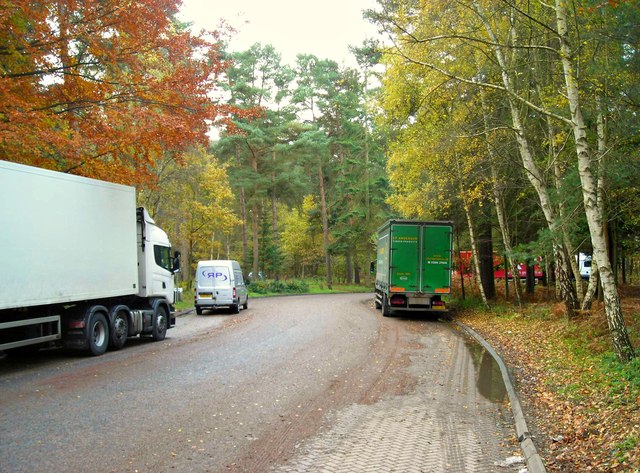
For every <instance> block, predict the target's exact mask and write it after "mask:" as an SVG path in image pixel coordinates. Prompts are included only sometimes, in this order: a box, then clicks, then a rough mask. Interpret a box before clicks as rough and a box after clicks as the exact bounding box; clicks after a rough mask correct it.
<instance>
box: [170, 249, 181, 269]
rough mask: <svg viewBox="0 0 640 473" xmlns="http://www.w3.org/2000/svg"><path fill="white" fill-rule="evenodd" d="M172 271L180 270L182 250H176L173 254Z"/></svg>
mask: <svg viewBox="0 0 640 473" xmlns="http://www.w3.org/2000/svg"><path fill="white" fill-rule="evenodd" d="M171 272H172V273H174V274H175V273H179V272H180V252H179V251H176V252H175V253H174V254H173V267H172V268H171Z"/></svg>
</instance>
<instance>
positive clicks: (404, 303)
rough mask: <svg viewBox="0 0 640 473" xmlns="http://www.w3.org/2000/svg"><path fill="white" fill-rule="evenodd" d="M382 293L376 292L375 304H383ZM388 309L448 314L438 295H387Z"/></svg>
mask: <svg viewBox="0 0 640 473" xmlns="http://www.w3.org/2000/svg"><path fill="white" fill-rule="evenodd" d="M384 299H385V297H384V292H383V291H376V303H377V304H378V305H382V304H383V303H384ZM388 303H389V308H391V309H395V310H403V311H416V312H418V311H422V312H424V311H434V312H448V309H447V305H446V303H445V302H444V301H443V300H442V297H441V296H440V295H439V294H433V295H425V294H423V293H421V294H415V293H394V292H392V293H390V294H389V295H388Z"/></svg>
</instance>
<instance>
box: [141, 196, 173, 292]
mask: <svg viewBox="0 0 640 473" xmlns="http://www.w3.org/2000/svg"><path fill="white" fill-rule="evenodd" d="M137 216H138V219H137V220H138V231H137V233H138V284H139V290H138V295H139V296H140V297H162V298H164V299H166V300H167V301H168V302H169V303H170V304H173V303H174V302H175V301H174V282H173V275H174V273H177V272H178V271H179V270H180V255H179V253H178V252H176V253H175V254H174V255H173V256H172V255H171V243H170V242H169V237H168V236H167V234H166V233H165V232H164V230H162V229H161V228H160V227H158V226H157V225H156V223H155V221H154V220H153V219H152V218H151V216H150V215H149V213H148V212H147V210H146V209H144V208H142V207H139V208H138V209H137Z"/></svg>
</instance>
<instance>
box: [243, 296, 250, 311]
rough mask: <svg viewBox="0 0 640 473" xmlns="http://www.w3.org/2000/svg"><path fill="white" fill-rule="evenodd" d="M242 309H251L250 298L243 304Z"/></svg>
mask: <svg viewBox="0 0 640 473" xmlns="http://www.w3.org/2000/svg"><path fill="white" fill-rule="evenodd" d="M242 308H243V309H244V310H247V309H248V308H249V298H248V297H247V300H246V301H244V304H242Z"/></svg>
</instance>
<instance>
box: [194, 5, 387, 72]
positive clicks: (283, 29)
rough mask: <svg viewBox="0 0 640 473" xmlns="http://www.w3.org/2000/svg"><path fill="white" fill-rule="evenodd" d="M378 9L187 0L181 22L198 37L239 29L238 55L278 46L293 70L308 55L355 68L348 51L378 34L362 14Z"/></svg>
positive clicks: (235, 42) (235, 40)
mask: <svg viewBox="0 0 640 473" xmlns="http://www.w3.org/2000/svg"><path fill="white" fill-rule="evenodd" d="M375 6H376V1H375V0H183V5H182V9H181V19H182V20H184V21H189V22H192V23H193V29H194V30H195V31H196V32H198V31H200V29H202V28H204V29H208V30H214V29H216V27H217V26H218V24H219V22H220V19H224V20H226V21H227V23H229V24H230V25H231V26H233V27H234V28H235V29H236V30H237V33H236V34H235V36H234V37H233V39H232V40H231V42H230V49H231V50H232V51H241V50H245V49H248V48H249V47H250V46H251V45H253V44H254V43H257V42H260V43H262V44H263V45H266V44H271V45H273V46H274V48H275V49H276V51H277V52H279V53H280V54H281V55H282V59H283V62H285V63H287V64H290V65H293V64H294V63H295V57H296V55H297V54H299V53H306V54H314V55H316V56H318V57H319V58H320V59H333V60H335V61H337V62H338V63H344V64H347V65H350V66H354V65H355V60H354V59H353V58H352V56H351V55H350V54H349V50H348V46H350V45H351V46H360V45H361V44H362V42H363V40H365V39H366V38H369V37H374V36H375V35H376V28H375V27H374V26H373V25H371V24H370V23H368V22H367V21H366V20H364V19H363V18H362V10H365V9H372V8H375Z"/></svg>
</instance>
